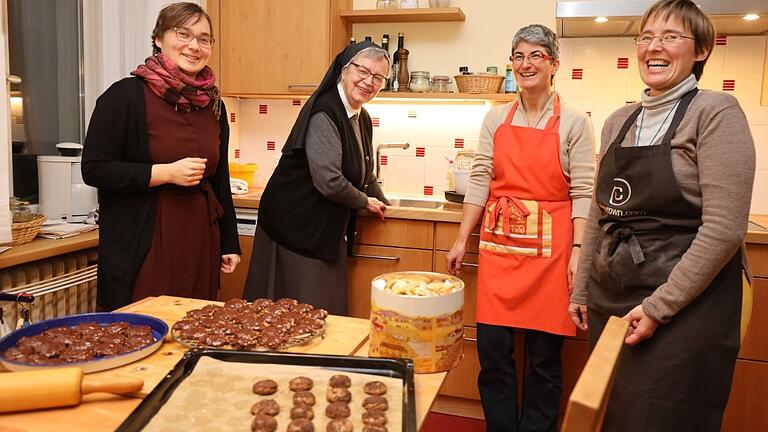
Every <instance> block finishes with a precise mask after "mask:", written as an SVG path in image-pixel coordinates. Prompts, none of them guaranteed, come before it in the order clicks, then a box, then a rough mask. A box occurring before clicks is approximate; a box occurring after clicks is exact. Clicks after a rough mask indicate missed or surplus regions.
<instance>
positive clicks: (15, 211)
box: [9, 197, 32, 223]
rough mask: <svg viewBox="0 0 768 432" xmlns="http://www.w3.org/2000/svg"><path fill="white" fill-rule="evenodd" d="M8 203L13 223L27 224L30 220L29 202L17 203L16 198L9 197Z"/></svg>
mask: <svg viewBox="0 0 768 432" xmlns="http://www.w3.org/2000/svg"><path fill="white" fill-rule="evenodd" d="M9 201H10V202H9V206H10V208H11V218H12V221H13V223H21V222H29V221H31V220H32V210H31V209H30V208H29V202H27V201H19V200H18V199H17V198H16V197H11V198H10V199H9Z"/></svg>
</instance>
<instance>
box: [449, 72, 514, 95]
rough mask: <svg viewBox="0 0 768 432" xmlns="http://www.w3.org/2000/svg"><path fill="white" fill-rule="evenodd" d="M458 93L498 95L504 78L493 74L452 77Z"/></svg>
mask: <svg viewBox="0 0 768 432" xmlns="http://www.w3.org/2000/svg"><path fill="white" fill-rule="evenodd" d="M453 79H455V80H456V87H458V88H459V93H475V94H487V93H498V92H499V90H500V89H501V85H502V83H503V82H504V77H503V76H501V75H494V74H469V75H454V77H453Z"/></svg>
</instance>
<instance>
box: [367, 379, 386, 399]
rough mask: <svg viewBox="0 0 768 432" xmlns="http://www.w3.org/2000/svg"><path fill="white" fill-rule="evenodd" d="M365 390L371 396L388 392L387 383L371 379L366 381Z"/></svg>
mask: <svg viewBox="0 0 768 432" xmlns="http://www.w3.org/2000/svg"><path fill="white" fill-rule="evenodd" d="M363 391H364V392H365V393H367V394H369V395H371V396H381V395H383V394H385V393H386V392H387V385H386V384H384V383H383V382H381V381H371V382H367V383H365V386H364V387H363Z"/></svg>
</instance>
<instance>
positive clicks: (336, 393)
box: [325, 387, 352, 402]
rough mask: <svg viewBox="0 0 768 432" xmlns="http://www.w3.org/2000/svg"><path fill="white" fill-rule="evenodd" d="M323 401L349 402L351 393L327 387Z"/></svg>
mask: <svg viewBox="0 0 768 432" xmlns="http://www.w3.org/2000/svg"><path fill="white" fill-rule="evenodd" d="M325 399H326V400H328V402H349V401H350V400H351V399H352V393H350V392H349V390H347V389H345V388H344V387H328V391H326V392H325Z"/></svg>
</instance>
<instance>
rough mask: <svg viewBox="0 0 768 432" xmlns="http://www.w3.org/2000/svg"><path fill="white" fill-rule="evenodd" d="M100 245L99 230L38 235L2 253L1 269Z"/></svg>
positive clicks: (0, 255) (0, 257)
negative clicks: (60, 236) (49, 236)
mask: <svg viewBox="0 0 768 432" xmlns="http://www.w3.org/2000/svg"><path fill="white" fill-rule="evenodd" d="M98 245H99V231H98V230H94V231H89V232H87V233H84V234H78V235H76V236H73V237H69V238H64V239H46V238H41V237H38V238H36V239H34V240H32V241H31V242H29V243H25V244H23V245H19V246H14V247H12V248H11V249H10V250H7V251H5V252H3V253H0V269H4V268H7V267H11V266H15V265H18V264H25V263H28V262H32V261H37V260H41V259H45V258H50V257H53V256H57V255H63V254H65V253H69V252H76V251H79V250H83V249H89V248H93V247H96V246H98Z"/></svg>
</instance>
